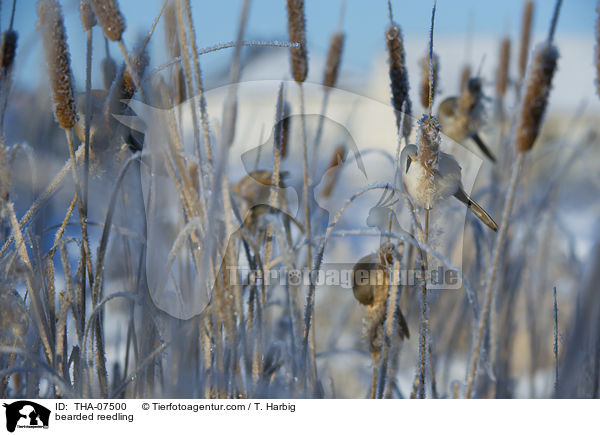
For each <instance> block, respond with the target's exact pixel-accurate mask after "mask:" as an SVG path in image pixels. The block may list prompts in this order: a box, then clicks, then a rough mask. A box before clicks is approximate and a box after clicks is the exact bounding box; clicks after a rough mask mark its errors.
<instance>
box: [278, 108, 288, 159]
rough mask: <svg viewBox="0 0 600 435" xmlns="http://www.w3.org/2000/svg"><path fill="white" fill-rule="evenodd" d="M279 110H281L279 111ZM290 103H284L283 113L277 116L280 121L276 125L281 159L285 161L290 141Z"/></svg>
mask: <svg viewBox="0 0 600 435" xmlns="http://www.w3.org/2000/svg"><path fill="white" fill-rule="evenodd" d="M278 110H279V109H278ZM290 112H291V109H290V103H288V102H287V101H283V102H282V107H281V112H280V113H279V114H278V115H277V116H278V118H279V119H278V121H277V123H276V124H275V132H274V134H275V140H276V144H277V147H278V148H279V153H280V156H281V159H282V160H283V159H285V158H286V157H287V155H288V140H289V136H290Z"/></svg>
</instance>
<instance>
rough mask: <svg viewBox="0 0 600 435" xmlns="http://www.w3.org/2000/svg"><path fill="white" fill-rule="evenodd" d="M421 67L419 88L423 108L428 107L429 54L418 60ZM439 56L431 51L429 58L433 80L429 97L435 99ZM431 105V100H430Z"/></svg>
mask: <svg viewBox="0 0 600 435" xmlns="http://www.w3.org/2000/svg"><path fill="white" fill-rule="evenodd" d="M419 65H420V67H421V88H420V89H419V91H420V95H421V105H422V106H423V107H424V108H428V107H429V70H430V67H429V54H427V55H425V56H424V57H422V58H421V60H420V61H419ZM439 68H440V63H439V57H438V55H437V54H435V53H433V57H432V58H431V71H433V80H432V81H431V98H432V100H435V93H436V91H437V85H438V77H439ZM431 105H433V101H432V102H431Z"/></svg>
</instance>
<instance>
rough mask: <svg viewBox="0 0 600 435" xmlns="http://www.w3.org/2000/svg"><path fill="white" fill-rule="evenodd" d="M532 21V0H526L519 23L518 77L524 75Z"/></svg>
mask: <svg viewBox="0 0 600 435" xmlns="http://www.w3.org/2000/svg"><path fill="white" fill-rule="evenodd" d="M532 21H533V0H528V1H527V3H525V7H524V8H523V22H522V23H521V47H520V51H519V77H520V78H521V80H522V79H523V78H524V77H525V71H526V70H527V57H528V55H529V40H530V39H531V23H532Z"/></svg>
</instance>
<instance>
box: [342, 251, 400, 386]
mask: <svg viewBox="0 0 600 435" xmlns="http://www.w3.org/2000/svg"><path fill="white" fill-rule="evenodd" d="M400 250H401V245H400V246H398V247H396V246H395V245H394V244H393V243H389V242H388V243H383V244H381V246H380V247H379V250H378V252H376V253H374V254H369V255H367V256H365V257H363V258H361V259H360V260H358V261H357V262H356V264H355V265H354V268H353V269H352V291H353V292H354V298H355V299H356V300H357V301H358V302H360V303H361V304H362V305H366V306H367V314H366V316H365V335H366V337H367V340H368V341H369V350H370V352H371V357H372V358H373V382H372V386H371V397H372V398H375V394H376V393H375V391H376V385H377V380H378V379H377V378H378V369H379V362H380V359H381V356H382V355H381V354H382V349H383V346H384V340H385V337H384V334H385V331H384V328H385V324H386V312H389V311H388V307H387V306H386V305H387V304H388V303H389V302H386V300H387V299H388V290H389V284H390V281H389V278H390V272H391V269H392V265H393V262H394V261H397V260H394V257H396V256H398V255H399V254H400V253H401V252H400ZM393 310H394V315H393V317H394V322H395V323H396V325H397V327H396V328H394V329H396V332H397V336H398V338H399V339H400V340H404V339H408V338H410V332H409V330H408V325H407V323H406V319H405V318H404V315H403V314H402V311H401V310H400V306H398V305H396V306H395V308H393Z"/></svg>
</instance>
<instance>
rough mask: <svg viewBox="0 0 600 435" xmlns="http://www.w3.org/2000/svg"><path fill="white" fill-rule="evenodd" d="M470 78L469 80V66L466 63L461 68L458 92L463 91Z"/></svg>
mask: <svg viewBox="0 0 600 435" xmlns="http://www.w3.org/2000/svg"><path fill="white" fill-rule="evenodd" d="M470 78H471V66H470V65H469V64H468V63H467V64H465V65H464V66H463V68H462V71H461V72H460V83H459V89H460V92H462V91H464V90H465V88H466V87H467V83H468V81H469V79H470Z"/></svg>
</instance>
